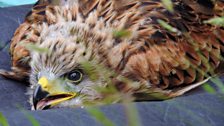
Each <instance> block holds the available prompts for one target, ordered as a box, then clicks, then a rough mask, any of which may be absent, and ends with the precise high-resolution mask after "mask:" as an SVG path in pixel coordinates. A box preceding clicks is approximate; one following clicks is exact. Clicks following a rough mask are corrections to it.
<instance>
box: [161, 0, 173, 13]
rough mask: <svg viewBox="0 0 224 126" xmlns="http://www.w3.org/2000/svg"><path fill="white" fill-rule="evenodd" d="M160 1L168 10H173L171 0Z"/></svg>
mask: <svg viewBox="0 0 224 126" xmlns="http://www.w3.org/2000/svg"><path fill="white" fill-rule="evenodd" d="M162 3H163V5H164V7H165V8H166V9H167V10H168V11H170V12H174V9H173V2H172V1H171V0H162Z"/></svg>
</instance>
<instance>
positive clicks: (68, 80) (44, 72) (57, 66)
mask: <svg viewBox="0 0 224 126" xmlns="http://www.w3.org/2000/svg"><path fill="white" fill-rule="evenodd" d="M42 29H43V31H42V32H41V35H40V38H39V41H38V42H37V46H38V48H46V49H47V51H46V52H38V51H31V59H32V60H31V62H30V66H31V75H30V83H31V90H30V91H29V94H30V99H31V104H32V105H33V109H36V110H37V109H47V108H52V107H67V106H80V105H82V103H83V101H84V99H85V100H93V99H96V98H99V97H100V95H99V93H98V92H97V91H96V90H95V89H94V87H95V86H96V85H98V86H102V85H103V83H101V82H100V81H99V80H96V81H94V82H93V81H92V80H91V79H90V78H89V77H88V75H87V74H86V73H85V71H84V70H83V68H82V66H81V65H80V64H81V63H82V62H85V61H90V60H92V59H96V58H97V57H96V55H95V52H94V50H95V49H94V48H96V45H94V44H95V43H96V41H97V42H100V41H105V39H104V37H103V36H105V35H101V34H97V32H96V31H92V30H90V29H89V27H88V26H86V25H84V24H78V23H76V22H66V23H57V24H54V25H51V26H49V27H48V26H44V25H43V27H42Z"/></svg>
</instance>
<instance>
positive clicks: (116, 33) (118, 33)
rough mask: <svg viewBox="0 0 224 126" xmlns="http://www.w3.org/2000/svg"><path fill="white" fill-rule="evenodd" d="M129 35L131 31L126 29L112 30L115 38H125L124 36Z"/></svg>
mask: <svg viewBox="0 0 224 126" xmlns="http://www.w3.org/2000/svg"><path fill="white" fill-rule="evenodd" d="M130 35H131V32H130V31H128V30H126V29H122V30H114V31H113V36H114V37H115V38H125V37H129V36H130Z"/></svg>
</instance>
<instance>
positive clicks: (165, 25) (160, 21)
mask: <svg viewBox="0 0 224 126" xmlns="http://www.w3.org/2000/svg"><path fill="white" fill-rule="evenodd" d="M157 22H158V23H159V24H160V25H161V26H162V27H163V28H165V29H167V30H168V31H170V32H174V33H180V31H179V30H177V29H176V28H174V27H172V26H171V25H169V24H168V23H167V22H165V21H163V20H160V19H158V20H157Z"/></svg>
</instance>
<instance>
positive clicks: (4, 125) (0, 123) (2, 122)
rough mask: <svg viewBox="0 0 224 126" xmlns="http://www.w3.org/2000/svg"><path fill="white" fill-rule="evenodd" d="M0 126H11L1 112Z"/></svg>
mask: <svg viewBox="0 0 224 126" xmlns="http://www.w3.org/2000/svg"><path fill="white" fill-rule="evenodd" d="M0 126H9V124H8V121H7V119H6V118H5V116H4V115H3V114H2V113H1V112H0Z"/></svg>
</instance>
